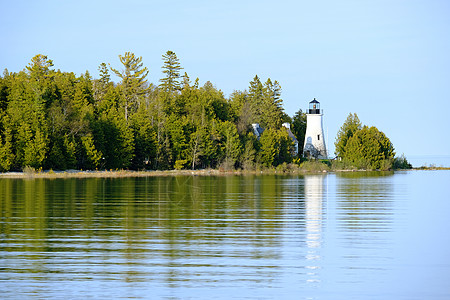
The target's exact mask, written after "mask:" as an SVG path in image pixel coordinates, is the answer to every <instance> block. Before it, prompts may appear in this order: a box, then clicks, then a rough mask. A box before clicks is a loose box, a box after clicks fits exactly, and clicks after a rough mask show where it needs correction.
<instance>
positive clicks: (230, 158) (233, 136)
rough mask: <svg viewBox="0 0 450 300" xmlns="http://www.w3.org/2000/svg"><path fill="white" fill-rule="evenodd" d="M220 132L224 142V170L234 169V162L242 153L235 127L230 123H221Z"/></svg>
mask: <svg viewBox="0 0 450 300" xmlns="http://www.w3.org/2000/svg"><path fill="white" fill-rule="evenodd" d="M221 131H222V134H223V136H224V140H225V141H224V148H225V159H224V166H225V168H226V169H231V168H234V166H235V163H236V161H237V160H238V158H239V156H240V155H241V153H242V147H241V141H240V140H239V134H238V132H237V128H236V125H235V124H233V123H231V122H230V121H225V122H223V123H222V128H221Z"/></svg>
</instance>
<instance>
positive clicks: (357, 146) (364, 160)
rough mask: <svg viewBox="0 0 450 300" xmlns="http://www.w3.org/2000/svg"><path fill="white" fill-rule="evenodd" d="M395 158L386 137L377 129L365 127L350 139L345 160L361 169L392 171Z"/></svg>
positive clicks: (345, 150)
mask: <svg viewBox="0 0 450 300" xmlns="http://www.w3.org/2000/svg"><path fill="white" fill-rule="evenodd" d="M394 156H395V152H394V147H393V145H392V143H391V141H390V140H389V139H388V138H387V137H386V135H385V134H384V133H383V132H381V131H379V130H378V129H377V128H376V127H368V126H364V127H363V128H362V129H361V130H357V131H356V132H355V133H354V134H353V136H351V137H350V138H349V139H348V141H347V144H346V147H345V149H344V156H343V158H344V159H346V160H349V161H351V162H353V163H354V164H355V166H356V167H358V168H361V169H390V167H391V166H392V160H393V159H394ZM389 161H390V162H389Z"/></svg>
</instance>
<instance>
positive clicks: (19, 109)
mask: <svg viewBox="0 0 450 300" xmlns="http://www.w3.org/2000/svg"><path fill="white" fill-rule="evenodd" d="M119 60H120V63H121V68H119V69H115V68H113V67H111V66H110V65H107V64H106V63H101V64H100V66H99V78H97V79H93V78H92V77H91V75H90V74H89V72H88V71H86V72H85V73H84V74H81V75H80V76H76V75H75V74H74V73H73V72H62V71H60V70H55V69H54V68H53V61H52V60H51V59H49V58H48V57H47V56H45V55H42V54H38V55H36V56H35V57H33V58H32V59H31V62H30V63H29V64H28V66H26V67H25V69H23V70H22V71H20V72H17V73H12V72H8V70H6V69H5V71H4V73H3V76H0V171H3V172H5V171H11V170H22V169H23V168H24V167H27V166H28V167H32V168H35V169H54V170H66V169H82V170H92V169H133V170H144V169H159V170H167V169H198V168H219V167H223V168H226V169H234V168H243V169H254V168H256V167H258V166H262V167H275V166H277V165H279V164H282V163H289V162H291V161H292V159H293V158H294V156H295V153H294V152H293V143H292V140H291V139H290V138H289V136H288V134H287V131H286V130H285V129H284V128H283V127H282V123H284V122H288V123H291V124H292V131H293V133H294V135H296V136H297V139H298V140H299V153H301V152H302V146H303V139H304V134H305V130H306V116H305V114H304V113H303V112H302V110H299V111H298V112H297V113H296V114H295V115H294V116H293V117H292V118H291V117H289V116H288V115H287V114H286V113H285V112H284V109H283V100H282V98H281V86H280V84H279V83H278V82H277V81H276V80H275V81H272V80H271V79H270V78H268V79H267V80H266V81H261V79H260V78H259V77H258V76H257V75H256V76H255V77H254V78H253V79H252V80H251V81H250V83H249V87H248V89H247V90H244V91H234V92H233V93H232V94H231V95H230V96H229V98H226V97H225V96H224V94H223V93H222V91H221V90H219V89H217V88H216V87H215V86H214V85H213V84H212V83H211V82H209V81H207V82H206V83H205V84H204V85H203V86H200V85H199V79H198V78H197V79H195V80H193V81H192V80H191V79H190V78H189V76H188V74H187V73H182V70H183V68H182V67H181V64H180V62H179V59H178V58H177V56H176V54H175V53H174V52H172V51H167V52H166V53H165V54H164V55H162V78H161V79H160V81H159V83H158V84H153V83H149V82H148V81H147V75H148V73H149V70H148V68H147V67H145V66H144V64H143V62H142V57H138V56H136V55H135V54H134V53H131V52H126V53H125V54H124V55H119ZM111 75H116V76H117V77H118V78H119V80H120V81H119V82H118V83H115V82H113V81H112V79H111ZM252 123H259V124H260V125H261V127H263V128H265V131H264V132H263V134H262V136H261V137H260V139H257V138H256V136H255V135H254V134H253V132H252V127H251V124H252Z"/></svg>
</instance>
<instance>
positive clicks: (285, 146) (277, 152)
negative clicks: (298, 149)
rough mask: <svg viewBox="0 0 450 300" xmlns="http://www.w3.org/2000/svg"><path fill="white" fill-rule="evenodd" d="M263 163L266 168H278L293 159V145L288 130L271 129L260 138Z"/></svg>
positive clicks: (265, 131)
mask: <svg viewBox="0 0 450 300" xmlns="http://www.w3.org/2000/svg"><path fill="white" fill-rule="evenodd" d="M260 142H261V152H260V156H261V163H262V164H263V165H265V166H266V167H272V166H277V165H279V164H281V163H283V162H290V160H291V159H292V156H291V153H292V147H293V143H292V140H291V138H290V137H289V135H288V133H287V131H286V130H279V129H274V128H269V129H266V130H264V132H263V133H262V135H261V138H260Z"/></svg>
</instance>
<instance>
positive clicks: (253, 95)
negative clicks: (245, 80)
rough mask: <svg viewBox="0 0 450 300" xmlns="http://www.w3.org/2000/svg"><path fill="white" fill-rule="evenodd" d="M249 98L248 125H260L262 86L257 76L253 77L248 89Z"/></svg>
mask: <svg viewBox="0 0 450 300" xmlns="http://www.w3.org/2000/svg"><path fill="white" fill-rule="evenodd" d="M248 96H249V99H248V100H249V111H248V113H249V115H250V122H251V123H250V124H252V123H261V109H262V105H263V97H264V86H263V84H262V83H261V80H260V79H259V77H258V75H255V77H254V78H253V80H252V81H250V86H249V89H248Z"/></svg>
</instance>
